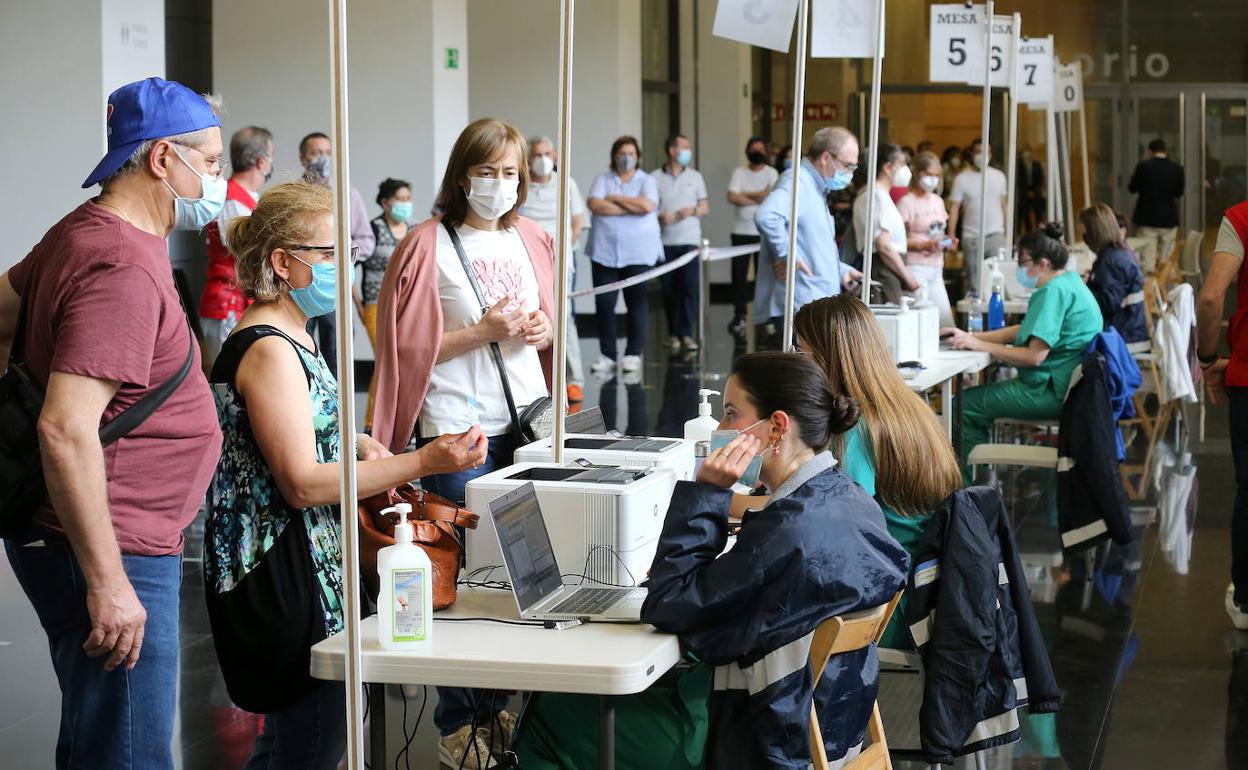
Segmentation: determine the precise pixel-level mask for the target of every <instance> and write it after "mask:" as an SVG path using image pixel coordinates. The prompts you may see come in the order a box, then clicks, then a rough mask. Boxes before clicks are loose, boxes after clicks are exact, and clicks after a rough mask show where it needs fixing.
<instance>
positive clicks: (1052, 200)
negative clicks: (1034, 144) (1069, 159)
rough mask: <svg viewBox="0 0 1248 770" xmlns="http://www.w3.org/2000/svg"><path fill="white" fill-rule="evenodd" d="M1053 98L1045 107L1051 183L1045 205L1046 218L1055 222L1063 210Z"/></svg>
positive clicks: (1045, 127) (1047, 174)
mask: <svg viewBox="0 0 1248 770" xmlns="http://www.w3.org/2000/svg"><path fill="white" fill-rule="evenodd" d="M1052 102H1053V100H1052V99H1050V100H1049V105H1048V106H1047V107H1045V109H1044V135H1045V144H1047V145H1048V146H1049V151H1048V152H1047V153H1046V155H1047V156H1048V157H1047V160H1048V168H1047V169H1046V170H1045V178H1046V179H1047V180H1048V184H1049V195H1048V201H1047V203H1046V205H1045V212H1044V213H1045V218H1046V219H1047V220H1048V221H1050V222H1053V221H1055V220H1056V219H1057V217H1058V212H1059V211H1061V210H1062V209H1061V176H1062V175H1061V166H1060V161H1059V160H1058V158H1060V157H1061V155H1060V154H1059V153H1058V151H1057V124H1056V123H1055V122H1054V121H1055V120H1056V119H1057V113H1056V112H1054V111H1053V103H1052Z"/></svg>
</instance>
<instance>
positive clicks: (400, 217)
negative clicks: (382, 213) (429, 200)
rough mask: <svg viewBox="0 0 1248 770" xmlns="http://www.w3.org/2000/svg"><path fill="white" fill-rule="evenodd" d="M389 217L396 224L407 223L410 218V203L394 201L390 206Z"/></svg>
mask: <svg viewBox="0 0 1248 770" xmlns="http://www.w3.org/2000/svg"><path fill="white" fill-rule="evenodd" d="M390 216H392V217H394V221H396V222H407V221H409V220H411V218H412V202H411V201H396V202H394V203H391V204H390Z"/></svg>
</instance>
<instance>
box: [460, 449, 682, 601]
mask: <svg viewBox="0 0 1248 770" xmlns="http://www.w3.org/2000/svg"><path fill="white" fill-rule="evenodd" d="M527 482H532V483H533V486H534V487H535V488H536V489H537V498H538V501H539V502H540V503H541V506H542V515H543V517H544V518H545V520H546V528H547V529H549V530H550V538H551V541H552V542H553V544H554V548H555V559H556V561H558V563H559V564H561V565H563V568H564V569H565V570H568V571H569V572H572V571H575V572H577V573H580V572H582V568H584V574H585V575H586V576H588V577H589V578H591V579H593V580H598V581H601V582H603V583H608V584H612V585H632V584H633V583H634V582H636V583H640V582H641V581H642V580H644V579H645V575H646V573H647V571H649V569H650V564H651V562H653V561H654V552H655V548H656V546H657V545H658V540H659V533H660V532H661V531H662V529H663V519H664V517H665V516H666V515H667V507H668V505H669V504H670V503H671V500H672V490H673V489H674V488H675V486H676V476H675V474H673V473H672V472H671V471H670V470H667V469H664V468H620V467H615V466H594V465H591V464H589V463H587V462H584V461H582V463H581V464H577V463H573V464H571V465H565V466H560V465H555V464H554V463H548V462H547V463H534V462H522V463H517V464H515V465H512V466H509V467H507V468H501V469H499V470H497V471H494V472H493V473H488V474H486V475H484V476H480V477H478V478H475V479H473V480H472V481H469V482H468V486H467V490H466V493H465V494H466V497H467V501H466V506H467V508H468V510H470V511H488V510H489V502H490V501H491V500H493V499H494V498H496V497H498V496H499V495H502V494H505V493H507V492H510V491H511V490H513V489H515V488H516V487H518V486H520V485H522V484H525V483H527ZM466 550H467V560H468V571H469V572H472V571H473V570H478V569H481V568H482V567H490V566H495V565H498V566H499V567H500V570H501V565H502V564H503V557H502V553H501V551H500V550H499V547H498V538H497V537H496V536H495V534H494V524H493V521H492V520H491V519H490V517H489V516H482V517H481V521H480V523H479V524H478V526H477V528H476V529H470V530H468V532H467V549H466ZM587 559H588V562H587ZM587 563H588V567H586V564H587ZM502 574H504V573H503V572H501V571H499V572H496V573H495V577H498V576H500V575H502Z"/></svg>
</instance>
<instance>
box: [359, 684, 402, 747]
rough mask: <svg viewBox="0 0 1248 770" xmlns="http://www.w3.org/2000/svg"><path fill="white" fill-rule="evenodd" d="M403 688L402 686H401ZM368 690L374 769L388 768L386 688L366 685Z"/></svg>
mask: <svg viewBox="0 0 1248 770" xmlns="http://www.w3.org/2000/svg"><path fill="white" fill-rule="evenodd" d="M400 686H402V685H400ZM365 687H367V688H368V744H369V756H370V757H372V760H373V761H372V763H371V764H372V766H373V767H386V766H387V762H386V760H387V757H386V686H385V685H384V684H366V685H365Z"/></svg>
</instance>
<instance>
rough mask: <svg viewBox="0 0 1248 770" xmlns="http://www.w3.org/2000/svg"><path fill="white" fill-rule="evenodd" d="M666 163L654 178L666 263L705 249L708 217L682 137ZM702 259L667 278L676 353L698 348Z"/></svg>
mask: <svg viewBox="0 0 1248 770" xmlns="http://www.w3.org/2000/svg"><path fill="white" fill-rule="evenodd" d="M666 149H667V163H666V164H665V165H664V166H663V167H662V168H659V169H656V170H655V171H654V172H653V174H652V176H653V177H654V183H655V185H657V186H658V188H659V224H660V225H661V227H662V230H661V232H662V238H663V258H664V261H666V262H672V261H674V260H677V259H679V258H680V257H682V256H684V255H685V254H687V253H689V252H690V251H692V250H693V249H697V248H701V246H702V217H704V216H706V215H707V214H708V213H710V202H709V201H708V200H707V193H706V180H705V179H703V178H702V174H701V173H699V172H698V170H697V169H694V168H690V167H689V164H691V163H692V162H693V145H691V144H690V143H689V139H688V137H686V136H684V135H683V134H673V135H672V136H669V137H668V138H667V143H666ZM700 281H701V260H699V259H694V260H692V261H690V262H689V263H687V264H685V265H684V266H682V267H679V268H677V269H675V270H673V271H672V272H670V273H667V274H665V275H663V276H662V277H661V278H660V283H661V285H662V286H663V309H664V311H665V312H666V314H667V329H668V335H669V338H668V341H669V343H670V344H671V348H672V350H673V352H674V351H677V350H680V349H681V348H682V347H683V348H684V349H685V351H687V352H688V351H693V350H697V349H698V343H697V341H696V340H695V339H694V333H695V329H694V326H695V324H696V319H697V314H698V284H699V282H700Z"/></svg>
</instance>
